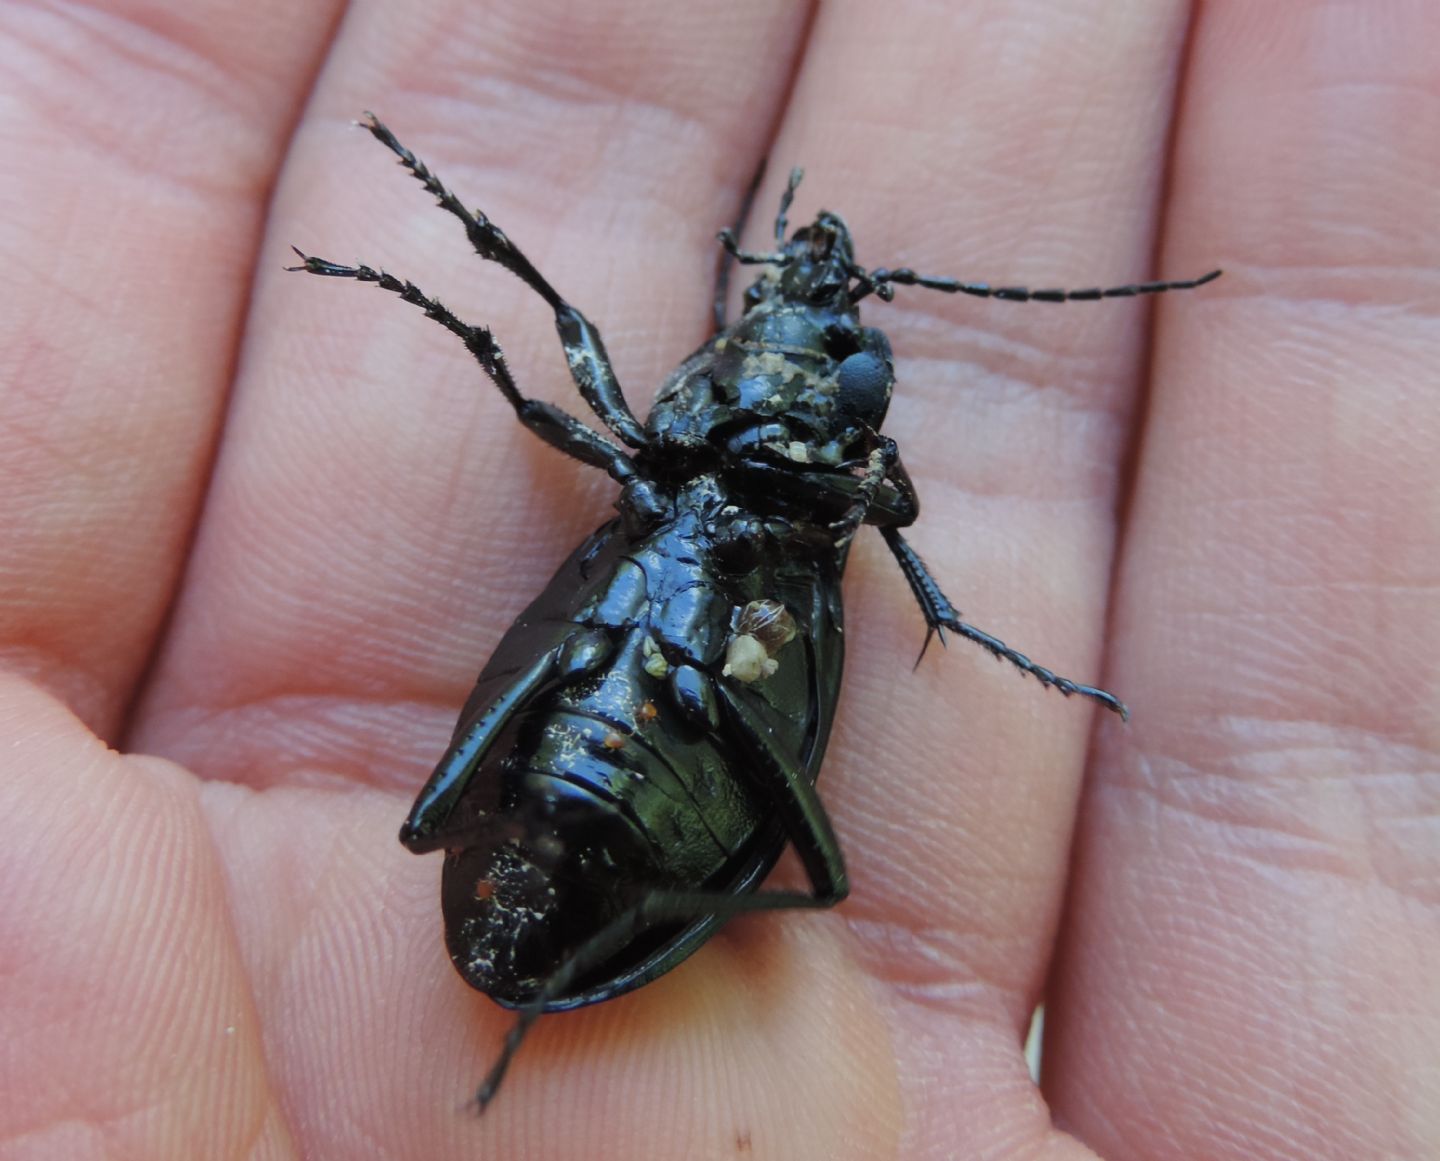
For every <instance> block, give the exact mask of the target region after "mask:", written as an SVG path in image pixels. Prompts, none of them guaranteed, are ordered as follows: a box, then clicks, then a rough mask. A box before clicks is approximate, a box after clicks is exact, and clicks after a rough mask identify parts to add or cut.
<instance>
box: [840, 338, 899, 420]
mask: <svg viewBox="0 0 1440 1161" xmlns="http://www.w3.org/2000/svg"><path fill="white" fill-rule="evenodd" d="M893 381H894V380H893V378H892V376H891V373H890V365H889V364H888V363H887V362H886V361H885V360H884V359H882V358H881V357H880V356H879V355H877V354H875V353H874V352H873V351H857V352H855V354H853V355H850V356H848V357H847V358H846V359H845V361H844V362H842V363H841V364H840V370H839V373H838V374H837V375H836V386H837V391H836V398H837V401H838V402H839V404H840V409H841V410H842V411H844V412H845V414H847V415H853V416H855V417H856V418H857V419H867V420H868V419H871V418H872V417H874V416H876V415H878V414H880V413H882V412H884V410H885V405H886V403H888V402H889V398H890V385H891V383H892V382H893Z"/></svg>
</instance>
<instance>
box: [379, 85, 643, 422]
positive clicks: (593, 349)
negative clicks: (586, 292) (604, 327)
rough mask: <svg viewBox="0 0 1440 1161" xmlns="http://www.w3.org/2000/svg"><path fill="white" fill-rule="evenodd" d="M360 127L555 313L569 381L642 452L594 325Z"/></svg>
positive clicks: (489, 226)
mask: <svg viewBox="0 0 1440 1161" xmlns="http://www.w3.org/2000/svg"><path fill="white" fill-rule="evenodd" d="M361 124H362V125H363V126H364V127H365V128H366V129H368V130H370V132H371V134H373V135H374V137H375V139H376V140H377V141H379V142H380V143H381V144H382V145H384V146H385V147H386V148H387V149H389V150H390V151H391V152H392V153H394V154H395V156H396V157H398V158H399V159H400V164H401V165H403V166H404V167H405V168H406V169H408V170H409V171H410V173H411V174H412V175H413V176H414V177H415V178H417V179H418V180H419V181H420V183H421V184H422V185H423V186H424V187H425V188H426V189H427V190H429V191H430V192H431V193H432V194H434V195H435V198H436V200H437V201H438V202H439V203H440V207H441V208H442V209H443V210H445V211H446V212H448V213H451V214H453V215H454V216H455V217H457V218H459V219H460V222H461V224H462V225H463V226H464V227H465V234H466V236H467V237H468V238H469V239H470V244H471V245H472V246H474V247H475V252H476V253H477V254H479V255H480V257H482V258H485V259H487V260H488V261H490V262H494V263H497V264H498V265H500V266H503V267H504V268H505V269H506V270H508V271H510V273H511V274H513V275H515V277H517V278H519V279H520V281H522V282H523V283H525V285H526V286H528V287H530V289H531V290H533V291H535V293H536V294H538V295H539V296H540V297H541V298H543V299H544V300H545V301H546V302H547V303H549V304H550V308H551V309H552V310H553V311H554V312H555V329H556V330H557V331H559V332H560V342H561V344H562V345H563V346H564V348H565V358H566V360H567V361H568V362H569V364H570V377H571V378H572V379H573V380H574V381H575V386H576V388H577V389H578V390H579V392H580V395H581V397H582V398H583V399H584V400H585V402H586V403H588V404H589V405H590V410H592V411H593V412H594V413H595V414H596V415H597V416H598V417H599V418H600V421H601V422H602V423H604V424H605V426H606V427H608V428H609V429H610V430H611V431H612V432H614V433H615V435H616V436H618V437H619V439H620V440H621V442H622V443H625V444H628V445H629V446H630V447H637V448H638V447H644V446H645V443H646V440H645V432H644V429H643V428H642V427H641V426H640V421H639V420H638V419H636V418H635V414H634V412H632V411H631V410H630V406H629V404H627V403H626V402H625V393H624V392H623V391H621V389H620V381H619V380H618V379H617V378H616V377H615V370H614V368H613V367H611V365H610V356H609V355H608V354H606V352H605V344H604V342H603V341H602V340H601V338H600V332H599V331H598V330H596V329H595V326H594V324H593V323H591V322H590V320H589V319H587V318H586V317H585V316H584V315H583V314H581V313H580V312H579V311H578V310H576V309H575V308H574V307H573V306H571V305H570V304H569V303H568V302H566V301H565V300H564V299H563V298H561V297H560V294H559V292H558V291H557V290H556V289H555V288H554V287H553V286H551V285H550V283H549V282H547V281H546V280H545V278H544V276H543V275H542V274H541V273H540V272H539V271H538V270H536V269H535V267H534V266H532V265H531V263H530V259H528V258H526V257H525V255H524V254H522V253H521V252H520V250H519V249H518V248H517V247H516V245H515V243H513V242H512V241H510V239H509V238H507V237H506V236H505V231H503V230H502V229H500V227H499V226H497V225H495V223H494V222H492V221H491V220H490V219H489V218H487V217H486V216H485V215H484V214H483V213H481V212H480V211H479V210H476V211H474V212H473V213H472V212H471V211H470V210H467V209H466V208H465V206H464V205H463V204H462V203H461V201H460V199H459V198H457V197H456V196H455V195H454V194H453V193H451V192H450V191H449V190H448V189H446V188H445V186H444V185H443V184H442V183H441V181H440V179H439V178H438V177H436V176H435V175H434V174H433V173H431V172H430V169H429V167H428V166H426V164H425V163H424V162H423V161H421V160H420V159H419V158H418V157H416V156H415V155H414V154H413V153H411V152H410V150H408V149H406V148H405V146H403V145H401V144H400V141H399V139H398V138H397V137H396V136H395V134H393V133H391V132H390V130H389V129H388V128H386V127H385V125H384V124H382V123H381V121H380V120H379V119H378V118H377V117H376V116H375V115H374V114H373V113H367V114H365V120H364V121H363V122H361Z"/></svg>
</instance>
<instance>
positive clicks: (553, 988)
mask: <svg viewBox="0 0 1440 1161" xmlns="http://www.w3.org/2000/svg"><path fill="white" fill-rule="evenodd" d="M843 897H844V896H843V895H841V896H838V897H824V898H822V897H821V896H818V895H806V894H805V893H804V892H802V891H757V892H754V893H753V894H749V895H729V894H725V893H723V892H719V891H667V890H664V889H659V888H657V889H655V890H653V891H647V892H646V893H645V894H643V895H642V896H641V897H640V898H639V899H638V900H637V901H636V902H635V903H634V904H632V905H631V906H630V907H628V908H626V910H624V911H622V912H621V913H620V914H619V915H617V916H616V917H615V918H614V919H613V920H611V922H610V923H608V924H606V925H605V927H604V928H602V929H601V930H600V931H598V932H596V933H595V934H594V935H592V936H591V937H590V938H589V939H587V940H586V941H585V942H584V943H582V944H580V946H579V947H577V948H576V949H575V950H574V951H573V952H571V953H570V955H569V956H568V957H566V959H565V962H564V963H562V964H561V965H560V966H559V967H558V968H556V969H555V971H554V973H553V974H552V975H551V976H550V977H549V978H548V979H547V980H546V981H545V984H544V986H543V987H542V988H541V989H540V991H539V992H537V993H536V994H535V998H534V999H533V1000H531V1001H530V1002H529V1003H528V1004H526V1005H525V1006H524V1007H523V1008H521V1009H520V1012H519V1015H517V1016H516V1017H515V1023H513V1024H512V1025H510V1031H508V1032H507V1033H506V1034H505V1043H504V1044H503V1045H502V1046H501V1048H500V1055H499V1056H497V1057H496V1058H495V1063H494V1064H492V1065H491V1066H490V1071H489V1072H488V1073H486V1074H485V1079H484V1080H483V1081H481V1082H480V1087H479V1089H477V1090H476V1092H475V1103H476V1104H477V1105H478V1106H479V1107H480V1111H481V1112H482V1113H483V1112H484V1111H485V1109H486V1107H487V1106H488V1105H489V1104H490V1102H491V1101H492V1100H494V1099H495V1094H496V1092H498V1091H499V1088H500V1082H501V1081H502V1080H504V1078H505V1073H506V1072H507V1071H508V1070H509V1068H510V1062H511V1061H512V1060H514V1059H515V1054H516V1053H517V1052H518V1051H519V1050H520V1045H521V1044H523V1043H524V1042H525V1037H526V1035H528V1034H529V1032H530V1029H531V1027H533V1026H534V1024H535V1021H536V1020H538V1019H539V1018H540V1017H541V1016H543V1015H544V1014H545V1008H546V1006H547V1005H549V1004H550V1003H551V1002H552V1001H553V1000H555V999H557V998H558V997H560V996H562V995H564V994H565V992H566V991H567V990H568V989H569V987H570V986H571V985H572V984H573V983H574V982H575V981H576V980H577V979H579V978H581V977H582V976H584V975H585V973H586V972H589V971H592V970H593V969H595V968H597V967H599V966H600V965H601V964H603V963H605V962H606V961H607V960H609V959H610V958H611V957H612V956H614V955H617V954H619V953H620V952H622V951H624V950H625V948H627V947H629V946H630V944H632V943H633V942H634V941H635V940H636V939H638V938H639V937H640V936H641V935H643V934H644V933H645V932H646V931H648V930H649V929H650V928H652V927H654V926H656V925H657V924H660V923H676V922H679V923H684V922H687V921H692V920H696V919H705V918H715V919H719V920H721V921H724V920H727V919H733V918H734V917H735V916H737V915H744V914H749V913H751V912H755V911H781V910H786V911H793V910H819V909H824V908H827V907H833V906H834V905H835V904H836V903H838V902H840V899H841V898H843Z"/></svg>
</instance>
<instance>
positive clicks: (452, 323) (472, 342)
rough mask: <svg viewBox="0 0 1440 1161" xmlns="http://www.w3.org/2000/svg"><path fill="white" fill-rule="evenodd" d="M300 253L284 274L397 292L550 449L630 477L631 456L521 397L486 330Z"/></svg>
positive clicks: (369, 276)
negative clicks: (458, 346) (445, 335)
mask: <svg viewBox="0 0 1440 1161" xmlns="http://www.w3.org/2000/svg"><path fill="white" fill-rule="evenodd" d="M291 249H292V250H295V253H296V254H298V255H300V259H301V262H302V265H300V266H289V267H286V269H288V270H303V271H305V272H306V273H308V274H320V275H323V276H325V277H328V278H353V279H355V280H356V281H357V282H373V283H375V284H376V285H377V286H379V287H380V288H381V289H382V290H389V291H392V292H394V293H395V294H398V295H399V296H400V297H401V298H403V299H404V300H405V301H406V302H408V303H412V304H413V305H415V306H418V307H419V308H420V309H421V310H423V311H424V312H425V317H426V318H432V319H434V320H435V321H436V322H438V323H439V324H440V325H441V326H442V327H444V328H445V329H446V330H447V331H449V332H450V333H451V334H454V335H458V336H459V338H460V341H461V342H463V343H464V344H465V349H466V350H467V351H469V352H470V354H471V355H472V356H473V357H474V359H475V361H476V362H477V363H479V364H480V366H481V368H482V369H483V370H484V372H485V374H487V375H488V376H490V381H491V382H492V383H494V384H495V386H496V387H498V388H499V389H500V394H502V395H503V396H505V401H506V402H507V403H509V404H510V406H511V407H513V408H514V409H515V415H516V417H517V418H518V419H519V420H520V423H521V424H522V425H523V426H524V427H525V428H526V429H527V430H529V431H531V432H534V433H535V434H536V435H537V436H539V437H540V438H541V439H543V440H544V441H545V442H546V443H548V444H549V445H550V446H551V447H554V448H558V449H559V450H560V451H562V452H564V453H565V454H566V455H567V456H570V457H571V458H573V459H577V460H579V461H580V462H581V463H584V464H589V465H590V466H591V467H596V468H601V469H603V470H604V471H605V472H606V473H608V474H609V476H610V477H611V479H614V480H616V481H618V482H619V483H622V484H623V483H625V482H626V481H627V480H630V479H631V478H633V477H634V476H635V468H634V465H632V464H631V462H630V457H629V456H627V455H626V454H625V453H624V452H623V451H621V450H620V449H619V448H618V447H616V446H615V445H614V444H613V443H611V442H610V441H609V440H607V439H606V438H605V437H604V436H602V435H600V434H599V433H598V432H596V431H594V430H593V429H591V428H589V427H587V426H585V424H583V423H581V422H580V421H579V420H578V419H576V418H575V417H574V416H573V415H571V414H569V413H568V412H566V411H562V410H561V409H560V408H558V407H556V406H555V405H554V404H552V403H546V402H545V401H544V400H543V399H531V398H529V397H528V396H525V395H522V394H521V393H520V389H519V387H517V386H516V384H515V377H514V376H513V375H512V374H511V373H510V366H509V364H508V363H506V361H505V352H504V351H502V350H501V349H500V344H499V343H498V342H496V341H495V336H494V334H493V333H492V332H491V330H490V328H489V327H475V326H471V325H470V324H468V323H464V322H461V321H460V319H458V318H456V317H455V315H453V314H452V313H451V312H450V310H449V308H448V307H446V306H444V305H443V304H441V303H440V302H438V301H436V300H435V299H433V298H430V297H428V296H427V295H426V294H425V293H424V292H423V291H422V290H421V289H420V288H419V287H418V286H416V285H415V284H414V283H413V282H409V281H403V280H401V279H399V278H396V277H395V276H394V275H393V274H387V273H386V272H385V271H383V270H376V269H374V268H373V267H370V266H365V265H363V264H362V265H359V266H342V265H340V263H338V262H330V261H327V260H326V259H324V258H315V257H312V256H311V255H309V254H306V253H304V252H303V251H301V250H299V249H296V248H295V247H293V246H292V247H291Z"/></svg>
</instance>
